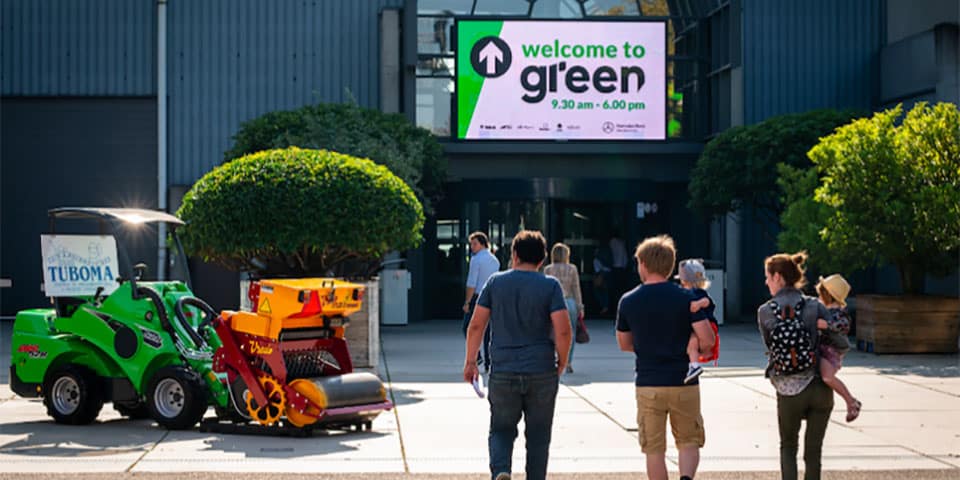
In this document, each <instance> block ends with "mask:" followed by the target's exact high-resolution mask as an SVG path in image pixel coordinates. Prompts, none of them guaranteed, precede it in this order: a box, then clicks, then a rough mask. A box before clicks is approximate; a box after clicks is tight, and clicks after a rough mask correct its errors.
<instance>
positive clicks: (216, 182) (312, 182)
mask: <svg viewBox="0 0 960 480" xmlns="http://www.w3.org/2000/svg"><path fill="white" fill-rule="evenodd" d="M177 214H178V215H179V216H180V218H182V219H183V220H184V221H185V222H186V223H187V225H186V226H185V227H183V228H182V230H181V231H180V233H181V238H182V240H183V244H184V247H185V248H186V250H187V252H188V253H189V254H191V255H197V256H200V257H202V258H203V259H204V260H206V261H213V262H217V263H220V264H222V265H224V266H226V267H228V268H232V269H235V270H246V271H254V272H258V273H260V274H263V275H284V276H286V275H328V274H333V275H337V276H364V275H366V274H368V273H370V269H371V268H372V267H373V266H375V265H376V262H377V261H378V260H379V258H380V257H382V256H383V255H384V254H385V253H387V252H389V251H392V250H405V249H409V248H414V247H416V246H417V245H418V244H419V243H420V241H421V233H420V232H421V230H422V228H423V222H424V215H423V207H422V206H421V205H420V202H419V201H418V200H417V198H416V196H415V195H414V193H413V191H412V190H411V189H410V187H409V186H407V185H406V184H405V183H404V182H403V180H401V179H400V178H398V177H397V176H396V175H394V174H393V173H391V172H390V170H388V169H387V168H386V167H384V166H379V165H376V164H374V163H373V162H372V161H370V160H366V159H358V158H354V157H350V156H348V155H343V154H339V153H335V152H330V151H325V150H303V149H300V148H296V147H290V148H286V149H277V150H267V151H262V152H258V153H254V154H250V155H246V156H244V157H241V158H238V159H237V160H234V161H232V162H229V163H226V164H224V165H221V166H219V167H217V168H215V169H213V170H212V171H210V172H209V173H207V174H206V175H204V176H203V177H202V178H201V179H200V180H199V181H197V183H196V184H194V186H193V187H192V188H191V189H190V191H189V192H187V194H186V196H185V197H184V199H183V205H182V206H181V207H180V210H179V211H178V212H177Z"/></svg>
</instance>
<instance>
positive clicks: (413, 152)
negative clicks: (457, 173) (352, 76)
mask: <svg viewBox="0 0 960 480" xmlns="http://www.w3.org/2000/svg"><path fill="white" fill-rule="evenodd" d="M233 140H234V144H233V146H232V147H231V148H230V150H227V151H226V152H225V153H224V161H230V160H233V159H235V158H239V157H242V156H244V155H247V154H250V153H254V152H259V151H261V150H268V149H272V148H284V147H290V146H296V147H301V148H313V149H325V150H331V151H334V152H340V153H344V154H347V155H352V156H355V157H361V158H369V159H371V160H373V161H374V162H376V163H378V164H380V165H384V166H386V167H387V168H389V169H390V171H392V172H393V173H394V174H395V175H397V176H398V177H400V178H401V179H403V181H404V182H406V183H407V185H410V187H411V188H413V190H414V192H415V193H416V194H417V197H418V198H419V199H420V200H421V202H422V203H423V205H425V207H426V208H427V210H428V211H430V210H431V206H432V203H433V202H434V201H436V200H437V199H438V198H439V197H440V194H441V191H442V186H443V181H444V179H445V178H446V160H445V159H444V157H443V148H442V147H441V146H440V143H439V142H437V139H436V137H435V136H434V135H433V134H432V133H430V132H429V131H428V130H425V129H423V128H418V127H417V126H415V125H413V124H411V123H410V122H409V121H408V120H407V119H406V118H405V117H403V116H401V115H397V114H391V113H383V112H380V111H378V110H371V109H367V108H360V107H358V106H357V105H355V104H352V103H351V104H333V103H321V104H317V105H307V106H305V107H301V108H298V109H296V110H287V111H276V112H270V113H266V114H264V115H261V116H259V117H257V118H255V119H253V120H250V121H248V122H245V123H243V124H242V125H241V126H240V130H239V131H238V132H237V133H236V134H235V135H234V137H233Z"/></svg>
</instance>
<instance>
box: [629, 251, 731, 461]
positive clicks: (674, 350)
mask: <svg viewBox="0 0 960 480" xmlns="http://www.w3.org/2000/svg"><path fill="white" fill-rule="evenodd" d="M635 257H636V258H637V264H638V268H639V271H640V280H641V281H642V282H643V284H642V285H641V286H639V287H637V288H635V289H633V290H631V291H629V292H627V293H626V294H624V295H623V298H621V299H620V306H619V308H618V310H617V343H618V344H619V346H620V350H622V351H625V352H633V353H634V355H635V356H636V386H637V392H636V393H637V426H638V433H639V437H640V447H641V450H642V451H643V453H644V454H646V457H647V478H649V479H651V480H666V479H667V465H666V450H667V443H666V426H667V425H666V423H667V418H668V416H669V419H670V425H671V427H672V429H673V433H674V437H675V439H676V445H677V450H679V452H680V475H681V477H680V478H681V479H692V478H693V476H694V474H695V473H696V471H697V464H698V463H699V462H700V448H702V447H703V444H704V430H703V417H702V416H701V414H700V385H699V383H698V382H692V383H691V384H689V385H684V383H683V382H684V377H685V376H686V372H687V366H688V365H687V362H688V356H687V343H688V342H689V340H690V332H691V331H693V332H694V333H696V335H697V338H698V339H699V342H700V348H701V351H702V352H704V353H706V352H709V351H710V348H711V346H712V345H713V342H714V335H713V329H712V328H711V327H710V322H709V321H708V320H707V319H706V317H705V314H704V313H702V312H698V313H691V312H690V310H691V306H690V303H691V301H693V300H694V297H693V295H692V294H691V293H690V291H688V290H685V289H683V288H681V287H680V286H679V285H676V284H674V283H672V282H668V281H667V279H668V278H670V274H671V273H672V272H673V265H674V262H675V261H676V258H677V254H676V248H675V247H674V245H673V239H672V238H670V237H668V236H666V235H661V236H659V237H652V238H648V239H646V240H644V241H643V243H641V244H640V246H638V247H637V251H636V253H635Z"/></svg>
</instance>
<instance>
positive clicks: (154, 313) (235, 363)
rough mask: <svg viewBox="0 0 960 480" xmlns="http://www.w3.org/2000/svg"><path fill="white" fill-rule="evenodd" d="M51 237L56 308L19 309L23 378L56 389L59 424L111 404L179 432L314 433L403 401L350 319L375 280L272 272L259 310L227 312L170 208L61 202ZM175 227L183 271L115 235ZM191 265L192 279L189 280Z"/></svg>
mask: <svg viewBox="0 0 960 480" xmlns="http://www.w3.org/2000/svg"><path fill="white" fill-rule="evenodd" d="M49 217H50V225H51V227H50V228H51V233H50V234H48V235H42V236H41V244H42V246H43V257H44V258H43V268H44V288H45V292H46V295H47V296H48V297H50V298H51V300H52V303H53V308H44V309H31V310H24V311H21V312H19V313H18V314H17V316H16V320H15V322H14V327H13V339H12V342H13V343H12V346H11V355H12V358H11V364H10V384H11V388H12V390H13V391H14V392H15V393H16V394H18V395H20V396H23V397H42V398H43V403H44V405H45V406H46V408H47V413H48V414H49V415H50V416H51V417H52V418H53V419H54V420H55V421H56V422H57V423H63V424H71V425H82V424H89V423H91V422H93V421H94V420H95V419H96V418H97V415H98V414H99V412H100V410H101V409H102V407H103V404H104V403H105V402H112V403H113V405H114V407H115V408H116V409H117V410H118V411H119V412H120V413H121V414H122V415H124V416H127V417H130V418H152V419H153V420H155V421H156V422H157V423H158V424H159V425H161V426H163V427H165V428H168V429H186V428H192V427H194V426H195V425H196V424H197V423H198V422H200V421H201V420H202V419H203V417H204V415H205V413H206V412H207V409H208V407H209V406H211V405H212V406H213V407H214V409H215V412H216V418H212V419H207V420H205V421H204V422H203V426H204V429H205V430H211V431H217V430H223V431H231V432H239V433H244V432H248V431H251V430H253V431H267V432H268V433H269V432H282V431H289V430H294V431H297V432H301V433H302V432H309V431H310V430H311V429H314V428H343V427H351V426H352V427H355V428H357V429H360V428H364V427H365V428H367V429H369V428H371V425H372V421H373V419H374V418H375V417H376V416H377V415H379V413H380V412H382V411H384V410H389V409H391V408H392V406H393V405H392V404H391V403H390V402H389V401H387V399H386V391H385V389H384V387H383V384H382V383H381V382H380V379H379V378H377V377H376V376H375V375H372V374H369V373H354V372H353V371H352V364H351V363H350V356H349V354H348V350H347V345H346V341H345V340H344V335H343V332H344V328H345V327H346V325H347V323H348V318H347V315H349V314H351V313H353V312H356V311H357V310H359V309H360V306H361V302H362V299H363V286H362V285H357V284H353V283H349V282H343V281H339V280H333V279H296V280H260V281H256V282H253V284H252V285H251V298H252V299H253V300H254V302H253V305H254V311H253V312H231V311H224V312H222V313H220V314H218V313H217V312H216V311H215V310H214V309H213V308H211V307H210V306H209V305H207V304H206V303H205V302H204V301H203V300H200V299H199V298H196V297H195V296H194V295H193V293H192V292H191V290H190V279H189V273H188V271H187V266H186V256H185V255H184V253H183V249H182V247H181V245H180V242H179V240H178V239H177V235H176V230H177V228H178V227H180V226H182V225H183V222H182V221H181V220H180V219H178V218H177V217H175V216H173V215H170V214H167V213H163V212H157V211H151V210H140V209H116V208H59V209H54V210H50V211H49ZM65 219H80V220H94V221H96V222H98V224H99V226H100V233H101V234H100V235H68V234H62V233H60V232H58V231H57V228H56V224H57V221H58V220H65ZM160 223H164V224H165V225H166V226H167V228H168V229H169V233H170V236H169V241H168V245H171V246H172V248H171V253H172V255H171V258H170V260H171V261H170V263H169V266H170V270H171V275H172V276H174V277H177V276H179V277H180V279H178V280H168V281H144V280H142V279H143V277H144V272H145V270H146V267H145V266H144V265H142V264H137V265H133V266H131V263H130V259H129V258H128V252H127V249H126V248H124V247H125V246H124V245H118V244H117V242H116V238H115V237H114V236H113V235H109V234H106V231H107V230H108V229H107V227H108V226H112V229H111V231H113V232H117V231H119V230H120V229H131V228H145V226H156V225H157V224H160ZM178 274H179V275H178Z"/></svg>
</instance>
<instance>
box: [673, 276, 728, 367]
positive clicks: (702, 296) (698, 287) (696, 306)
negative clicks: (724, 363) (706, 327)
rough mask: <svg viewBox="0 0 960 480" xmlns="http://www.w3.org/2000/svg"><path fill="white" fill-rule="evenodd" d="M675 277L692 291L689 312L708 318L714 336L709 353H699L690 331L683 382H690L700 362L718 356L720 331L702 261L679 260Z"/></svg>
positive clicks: (698, 347) (695, 338)
mask: <svg viewBox="0 0 960 480" xmlns="http://www.w3.org/2000/svg"><path fill="white" fill-rule="evenodd" d="M676 278H677V279H679V280H680V285H682V286H683V288H686V289H689V290H690V291H691V292H692V293H693V298H694V300H695V301H694V302H692V303H691V304H690V311H691V312H698V311H699V312H701V315H702V316H703V318H706V319H707V320H710V326H711V327H713V333H714V335H715V336H716V339H717V340H716V342H714V344H713V349H712V350H711V352H710V354H709V355H701V354H700V342H699V340H698V339H697V335H696V334H695V333H690V341H689V342H688V343H687V355H689V356H690V366H689V368H687V376H686V377H685V378H684V379H683V383H690V382H692V381H694V380H696V379H697V377H699V376H700V374H702V373H703V367H702V366H701V364H703V363H707V362H710V361H713V362H714V363H716V361H717V360H718V359H719V358H720V333H719V328H718V327H717V318H716V317H715V316H714V309H715V308H716V305H715V304H714V303H713V299H712V298H710V295H708V294H707V290H706V289H707V288H709V287H710V281H709V280H707V270H706V269H705V268H703V261H702V260H700V259H696V258H691V259H687V260H681V261H680V268H678V269H677V276H676Z"/></svg>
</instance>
